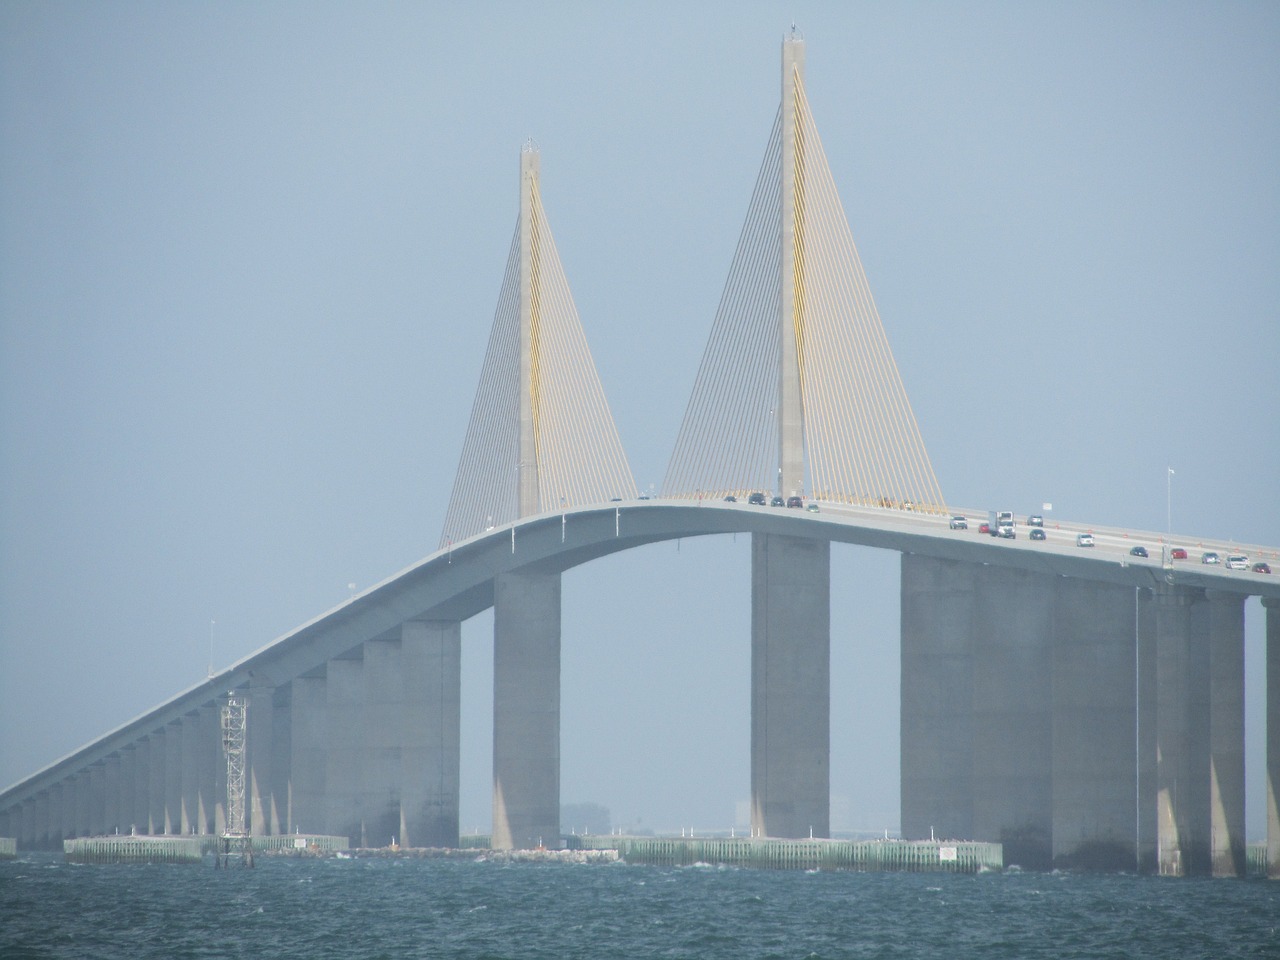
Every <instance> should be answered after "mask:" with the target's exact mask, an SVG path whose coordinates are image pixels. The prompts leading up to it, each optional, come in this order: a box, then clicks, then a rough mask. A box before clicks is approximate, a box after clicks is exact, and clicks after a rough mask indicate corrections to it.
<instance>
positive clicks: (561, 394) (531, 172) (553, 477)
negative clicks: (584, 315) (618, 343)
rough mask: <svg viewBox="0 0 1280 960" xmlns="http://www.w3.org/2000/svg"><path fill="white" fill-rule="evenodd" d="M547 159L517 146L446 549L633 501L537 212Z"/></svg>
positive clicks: (556, 258)
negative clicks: (541, 519) (516, 176)
mask: <svg viewBox="0 0 1280 960" xmlns="http://www.w3.org/2000/svg"><path fill="white" fill-rule="evenodd" d="M540 178H541V160H540V155H539V152H538V149H537V147H536V146H534V145H533V144H532V143H531V142H530V143H527V144H525V146H524V147H523V148H522V149H521V151H520V215H519V219H518V221H517V223H516V228H515V233H514V236H513V237H512V239H511V247H510V251H509V253H508V255H507V266H506V270H505V272H504V275H503V280H502V286H501V289H500V290H499V293H498V307H497V310H496V312H495V314H494V318H493V325H492V327H491V329H490V332H489V344H488V348H487V349H486V351H485V357H484V364H483V366H482V368H481V372H480V384H479V386H478V387H477V389H476V396H475V401H474V403H473V404H472V408H471V418H470V420H469V422H468V424H467V434H466V439H465V440H464V442H463V447H462V456H461V458H460V459H459V462H458V472H457V474H456V475H455V477H454V483H453V493H452V495H451V497H450V499H449V509H448V511H447V513H446V515H445V523H444V530H443V531H442V533H441V536H440V546H442V547H443V546H445V545H447V544H448V543H457V542H458V541H460V540H463V539H465V538H467V537H470V536H473V535H475V534H477V533H481V532H483V531H484V530H486V529H490V528H493V527H500V526H503V525H504V524H507V523H511V522H513V521H515V520H519V519H523V518H525V517H531V516H535V515H537V514H539V513H543V512H546V511H552V510H559V509H561V508H563V507H571V506H582V505H583V504H588V503H597V502H599V503H606V502H608V501H609V500H611V499H612V498H614V497H634V496H635V495H636V485H635V480H634V478H633V476H632V473H631V467H630V465H629V464H628V462H627V457H626V454H625V452H624V451H623V449H622V443H621V441H620V440H619V438H618V431H617V428H616V426H615V425H614V422H613V415H612V414H611V413H610V411H609V404H608V401H607V400H606V399H605V395H604V388H603V387H602V386H601V383H600V377H599V374H598V373H597V372H596V367H595V362H594V360H593V359H592V357H591V351H590V349H589V348H588V346H587V340H586V336H585V334H584V333H583V329H582V323H581V320H580V319H579V317H578V311H577V307H576V306H575V305H574V302H573V295H572V293H571V292H570V290H569V282H568V279H567V278H566V276H565V272H564V268H563V266H562V265H561V262H560V255H559V253H558V252H557V250H556V244H555V240H554V238H553V237H552V235H551V227H550V225H549V223H548V221H547V215H546V212H545V210H544V209H543V205H542V192H541V186H540Z"/></svg>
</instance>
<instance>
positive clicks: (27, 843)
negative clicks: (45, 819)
mask: <svg viewBox="0 0 1280 960" xmlns="http://www.w3.org/2000/svg"><path fill="white" fill-rule="evenodd" d="M39 805H40V804H39V801H38V800H37V799H36V798H35V797H31V798H30V799H27V800H24V801H23V803H22V829H21V831H20V832H19V833H18V837H17V840H18V846H19V847H21V848H22V849H23V850H39V849H40V839H41V838H40V836H39V830H40V828H39V826H38V824H39V821H40V810H39Z"/></svg>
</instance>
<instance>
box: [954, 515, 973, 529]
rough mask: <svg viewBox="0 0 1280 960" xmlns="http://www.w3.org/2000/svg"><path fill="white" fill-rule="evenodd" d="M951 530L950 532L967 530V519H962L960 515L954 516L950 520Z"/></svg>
mask: <svg viewBox="0 0 1280 960" xmlns="http://www.w3.org/2000/svg"><path fill="white" fill-rule="evenodd" d="M951 529H952V530H968V529H969V518H968V517H962V516H960V514H956V515H955V516H954V517H952V518H951Z"/></svg>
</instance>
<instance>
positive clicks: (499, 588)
mask: <svg viewBox="0 0 1280 960" xmlns="http://www.w3.org/2000/svg"><path fill="white" fill-rule="evenodd" d="M493 613H494V615H493V838H492V843H493V846H494V848H495V849H498V850H510V849H528V848H532V847H536V846H538V845H539V844H541V845H544V846H547V847H558V846H559V845H560V574H558V573H549V574H541V573H507V574H500V575H499V576H497V577H495V578H494V604H493Z"/></svg>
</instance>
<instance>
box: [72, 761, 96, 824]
mask: <svg viewBox="0 0 1280 960" xmlns="http://www.w3.org/2000/svg"><path fill="white" fill-rule="evenodd" d="M76 836H77V837H91V836H93V769H92V768H91V767H83V768H82V769H81V770H80V772H79V773H77V774H76Z"/></svg>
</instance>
